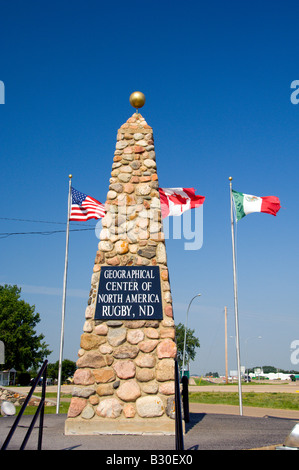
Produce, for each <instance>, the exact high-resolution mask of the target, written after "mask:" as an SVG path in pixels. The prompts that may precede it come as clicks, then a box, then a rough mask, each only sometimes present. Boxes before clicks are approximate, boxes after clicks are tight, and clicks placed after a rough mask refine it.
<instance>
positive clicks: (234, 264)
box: [229, 176, 243, 416]
mask: <svg viewBox="0 0 299 470" xmlns="http://www.w3.org/2000/svg"><path fill="white" fill-rule="evenodd" d="M229 181H230V183H229V186H230V218H231V231H232V252H233V274H234V304H235V325H236V350H237V364H238V390H239V408H240V415H241V416H242V415H243V405H242V387H241V362H240V345H239V320H238V292H237V275H236V256H235V233H234V213H233V193H232V177H231V176H230V177H229Z"/></svg>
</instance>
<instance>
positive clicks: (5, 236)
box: [0, 227, 94, 239]
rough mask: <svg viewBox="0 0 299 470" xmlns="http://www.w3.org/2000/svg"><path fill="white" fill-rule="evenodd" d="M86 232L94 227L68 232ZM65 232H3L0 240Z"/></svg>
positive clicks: (0, 234) (63, 231)
mask: <svg viewBox="0 0 299 470" xmlns="http://www.w3.org/2000/svg"><path fill="white" fill-rule="evenodd" d="M87 230H94V227H93V228H81V229H80V228H74V229H70V232H85V231H87ZM65 232H66V230H50V231H47V232H6V233H5V232H4V233H0V239H1V238H8V237H10V236H12V235H53V234H55V233H65Z"/></svg>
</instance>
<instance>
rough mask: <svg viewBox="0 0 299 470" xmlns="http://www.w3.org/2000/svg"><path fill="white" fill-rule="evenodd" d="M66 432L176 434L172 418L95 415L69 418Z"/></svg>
mask: <svg viewBox="0 0 299 470" xmlns="http://www.w3.org/2000/svg"><path fill="white" fill-rule="evenodd" d="M64 433H65V435H67V436H70V435H86V436H87V435H96V434H143V435H175V420H174V419H170V418H166V417H165V418H164V417H162V418H161V417H159V418H129V419H128V418H124V419H109V418H104V419H103V418H100V417H99V418H97V417H94V418H93V419H91V420H86V419H83V418H68V419H67V420H66V422H65V429H64Z"/></svg>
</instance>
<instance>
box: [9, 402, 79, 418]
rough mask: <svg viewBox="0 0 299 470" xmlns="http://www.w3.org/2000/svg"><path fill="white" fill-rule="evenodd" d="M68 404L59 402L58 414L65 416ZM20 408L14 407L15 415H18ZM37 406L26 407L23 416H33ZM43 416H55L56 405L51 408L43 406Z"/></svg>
mask: <svg viewBox="0 0 299 470" xmlns="http://www.w3.org/2000/svg"><path fill="white" fill-rule="evenodd" d="M69 406H70V404H69V403H68V402H61V403H60V406H59V413H61V414H66V413H67V412H68V409H69ZM20 409H21V406H16V414H18V413H19V411H20ZM36 409H37V406H27V407H26V409H25V411H24V414H23V416H24V415H34V414H35V412H36ZM45 414H47V415H48V414H49V415H50V414H52V415H53V414H56V405H53V406H45Z"/></svg>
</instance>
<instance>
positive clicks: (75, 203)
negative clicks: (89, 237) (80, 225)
mask: <svg viewBox="0 0 299 470" xmlns="http://www.w3.org/2000/svg"><path fill="white" fill-rule="evenodd" d="M104 215H105V206H104V204H102V203H101V202H99V201H97V200H96V199H94V198H93V197H91V196H87V195H86V194H83V193H80V191H77V189H74V188H72V205H71V214H70V220H78V221H83V220H89V219H100V218H101V217H104Z"/></svg>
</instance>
